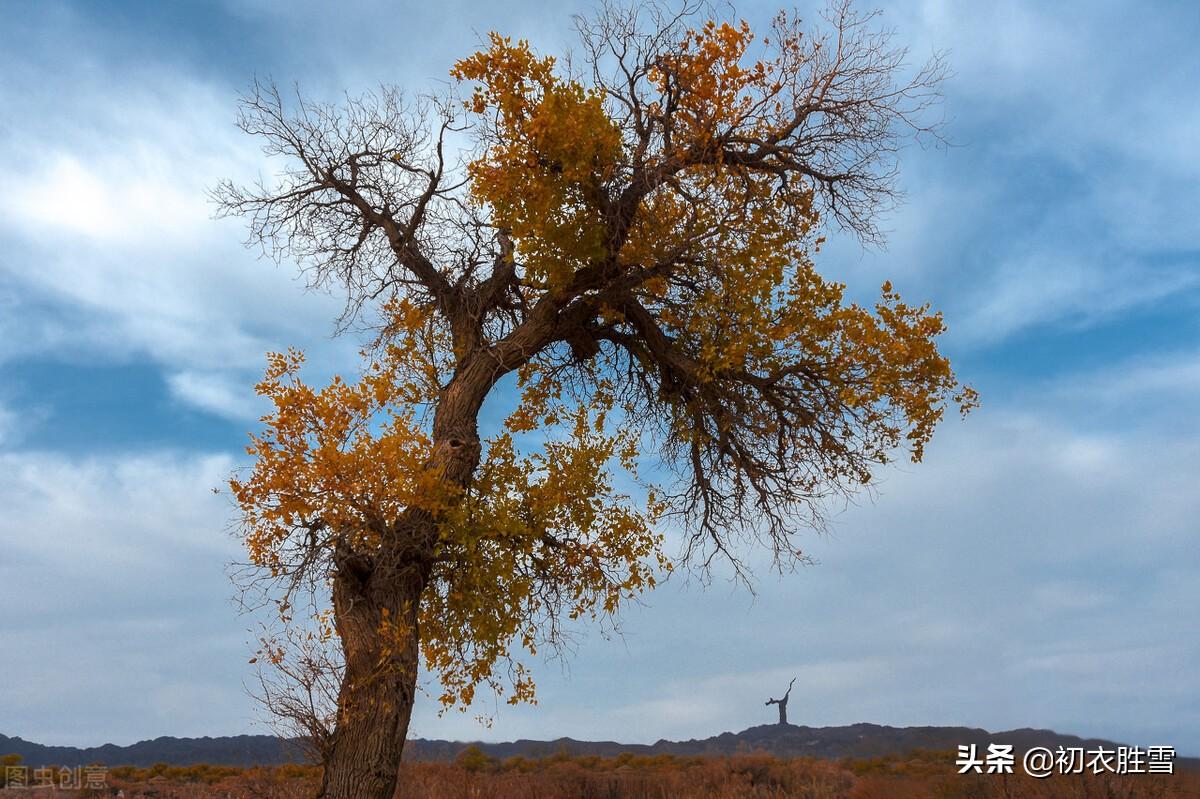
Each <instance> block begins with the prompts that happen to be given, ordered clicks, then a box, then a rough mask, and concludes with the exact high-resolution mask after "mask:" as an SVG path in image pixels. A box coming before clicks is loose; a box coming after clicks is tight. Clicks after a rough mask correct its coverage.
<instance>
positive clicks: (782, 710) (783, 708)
mask: <svg viewBox="0 0 1200 799" xmlns="http://www.w3.org/2000/svg"><path fill="white" fill-rule="evenodd" d="M795 682H796V678H795V677H793V678H792V681H791V682H790V683H788V689H787V693H786V694H784V695H783V699H768V700H767V701H766V703H765V704H768V705H779V723H780V724H787V723H788V720H787V703H788V695H789V694H791V692H792V685H793V684H794V683H795Z"/></svg>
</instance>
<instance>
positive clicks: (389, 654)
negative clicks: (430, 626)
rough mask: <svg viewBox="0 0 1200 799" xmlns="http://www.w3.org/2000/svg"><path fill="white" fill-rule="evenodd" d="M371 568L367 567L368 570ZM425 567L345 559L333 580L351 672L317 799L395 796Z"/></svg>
mask: <svg viewBox="0 0 1200 799" xmlns="http://www.w3.org/2000/svg"><path fill="white" fill-rule="evenodd" d="M368 569H369V570H368ZM427 579H428V570H427V569H425V568H422V567H421V566H420V565H419V563H415V562H410V563H408V564H403V565H401V566H400V567H399V568H389V567H387V566H386V565H380V564H365V563H361V562H357V563H356V562H354V560H353V559H348V560H345V561H343V562H342V563H340V564H339V566H338V570H337V574H336V576H335V577H334V583H333V603H334V611H335V613H334V616H335V620H336V624H337V629H338V634H339V635H340V636H341V642H342V650H343V653H344V655H345V666H346V672H345V677H344V679H343V681H342V687H341V691H340V694H339V696H338V715H339V717H338V723H337V730H336V732H335V733H334V737H333V742H332V746H331V747H330V751H329V754H328V756H327V758H326V760H325V763H324V766H325V770H324V776H323V777H322V782H321V790H320V792H319V793H318V794H317V796H318V797H319V799H392V796H393V795H394V794H395V792H396V780H397V777H398V774H399V770H400V758H401V755H402V754H403V752H404V741H405V737H406V736H407V734H408V723H409V719H410V717H411V716H412V708H413V701H414V699H415V698H416V683H417V667H418V654H419V648H418V643H419V630H418V626H417V625H418V611H419V608H420V603H421V594H422V592H423V591H424V589H425V583H426V581H427Z"/></svg>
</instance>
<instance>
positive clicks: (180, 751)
mask: <svg viewBox="0 0 1200 799" xmlns="http://www.w3.org/2000/svg"><path fill="white" fill-rule="evenodd" d="M989 743H1005V744H1013V746H1014V748H1015V749H1016V751H1018V752H1024V751H1025V750H1026V749H1029V748H1030V747H1033V746H1048V747H1050V748H1051V749H1053V748H1055V747H1057V746H1064V747H1072V746H1076V747H1080V746H1081V747H1084V748H1087V749H1094V748H1096V747H1099V746H1104V747H1106V748H1109V749H1113V748H1116V747H1117V746H1118V745H1119V744H1116V743H1114V742H1112V741H1106V740H1101V739H1097V738H1088V739H1084V738H1079V737H1076V736H1074V735H1062V734H1060V733H1057V732H1054V731H1052V730H1033V729H1018V730H1008V731H1006V732H995V733H992V732H988V731H987V730H983V729H979V728H976V727H887V726H882V725H879V724H851V725H849V726H845V727H800V726H797V725H794V724H787V725H780V724H764V725H761V726H758V727H750V728H749V729H745V730H742V731H741V732H738V733H732V732H724V733H721V734H720V735H716V736H714V737H712V738H704V739H692V740H688V741H666V740H660V741H657V742H656V743H653V744H622V743H617V742H615V741H577V740H574V739H572V738H559V739H557V740H553V741H530V740H518V741H511V742H506V743H479V742H476V743H474V744H472V742H469V741H439V740H432V741H431V740H426V739H423V738H416V739H413V740H411V741H409V742H408V743H407V745H406V746H405V750H404V756H405V759H406V760H414V761H428V760H442V761H445V760H453V759H454V758H455V757H457V756H458V754H459V753H460V752H462V751H463V750H464V749H466V748H467V747H468V746H471V745H475V746H478V747H479V748H480V749H481V750H483V752H484V753H486V754H488V755H490V756H492V757H495V758H499V759H505V758H509V757H513V756H516V755H520V756H523V757H530V758H538V757H547V756H549V755H554V754H557V753H559V752H566V753H568V754H571V755H599V756H601V757H615V756H617V755H619V754H621V753H623V752H630V753H633V754H639V755H659V754H670V755H685V756H686V755H732V754H738V753H741V752H766V753H768V754H772V755H775V756H776V757H818V758H841V757H856V758H862V757H878V756H880V755H894V754H903V753H905V752H909V751H911V750H913V749H947V750H953V749H954V748H955V747H956V746H958V745H960V744H976V745H977V746H979V747H980V748H981V750H985V749H986V747H987V745H988V744H989ZM1158 743H1163V742H1161V741H1149V742H1141V744H1140V745H1142V746H1145V745H1147V744H1158ZM6 754H18V755H21V757H22V758H23V759H24V762H25V763H26V764H28V765H31V766H45V765H55V766H69V767H74V766H80V765H87V764H89V763H103V764H105V765H108V766H139V767H146V766H151V765H153V764H155V763H169V764H171V765H175V766H190V765H195V764H197V763H210V764H213V765H225V766H242V767H246V766H256V765H279V764H283V763H298V762H303V761H304V750H303V747H302V746H301V744H300V743H299V742H298V741H296V740H284V739H280V738H276V737H274V736H271V735H236V736H228V737H221V738H171V737H162V738H155V739H154V740H151V741H139V742H138V743H135V744H133V745H132V746H116V745H114V744H105V745H104V746H97V747H91V748H87V749H80V748H77V747H73V746H44V745H42V744H37V743H32V742H30V741H25V740H23V739H21V738H9V737H6V736H4V735H0V755H6ZM1177 762H1178V763H1179V765H1181V766H1185V767H1189V768H1200V760H1198V759H1195V758H1182V759H1180V760H1179V761H1177Z"/></svg>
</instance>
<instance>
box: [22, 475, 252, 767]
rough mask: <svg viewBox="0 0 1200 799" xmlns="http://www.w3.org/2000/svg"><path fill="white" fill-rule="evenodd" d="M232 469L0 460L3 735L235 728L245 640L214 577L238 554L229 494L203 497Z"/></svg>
mask: <svg viewBox="0 0 1200 799" xmlns="http://www.w3.org/2000/svg"><path fill="white" fill-rule="evenodd" d="M232 468H233V461H232V459H231V458H229V457H228V456H225V455H188V456H184V455H175V454H168V453H158V454H150V455H128V456H110V457H90V458H69V457H65V456H60V455H53V454H48V453H36V452H8V453H2V454H0V507H3V508H4V513H3V515H2V516H0V552H3V557H0V603H2V604H3V606H4V607H5V608H6V609H8V611H9V613H7V614H6V615H5V617H4V619H3V620H2V621H0V640H3V642H4V651H5V655H4V661H5V663H4V672H5V680H3V681H2V683H0V703H2V704H3V705H4V707H5V717H4V724H5V727H6V729H5V730H4V732H5V733H6V734H10V735H14V734H20V735H22V736H24V737H26V738H28V739H32V740H38V741H44V742H47V743H63V744H89V743H91V744H99V743H101V742H102V741H101V740H99V739H100V738H103V739H105V740H109V739H111V740H116V741H119V742H122V743H130V742H132V741H133V740H137V739H141V738H147V737H153V736H155V735H160V734H163V735H165V734H171V735H188V734H192V735H202V734H224V733H228V732H231V731H233V732H237V731H239V730H242V729H245V728H246V727H247V726H248V723H249V719H250V717H251V712H250V709H249V707H248V704H247V701H246V699H245V697H244V696H243V694H242V690H241V680H242V679H244V678H245V677H247V676H249V674H248V672H244V666H245V660H246V657H245V652H246V649H245V646H244V642H245V641H246V640H247V639H248V637H249V636H247V635H245V634H244V632H243V628H244V627H245V626H247V625H246V624H245V623H244V620H243V619H239V618H238V616H237V614H236V611H235V609H234V606H233V605H232V603H231V602H230V601H229V599H228V598H229V597H230V596H231V595H232V593H233V589H232V587H231V585H230V584H229V582H228V580H227V579H226V576H225V567H226V564H227V563H228V562H229V561H231V560H234V559H236V558H237V557H238V556H239V550H238V547H237V544H236V542H235V541H234V540H233V539H232V538H231V537H230V536H229V535H228V533H227V530H228V525H229V521H230V519H231V516H232V513H231V506H230V504H229V501H228V495H227V493H225V494H220V495H217V494H213V493H212V488H214V487H219V486H221V485H222V484H223V483H224V481H225V479H226V478H227V477H228V476H229V474H230V470H231V469H232ZM50 708H57V709H60V710H56V711H54V712H50V711H49V709H50ZM93 736H95V737H93Z"/></svg>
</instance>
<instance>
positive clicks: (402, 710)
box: [317, 358, 504, 799]
mask: <svg viewBox="0 0 1200 799" xmlns="http://www.w3.org/2000/svg"><path fill="white" fill-rule="evenodd" d="M469 364H470V365H469V366H468V367H467V368H464V369H461V370H460V372H459V374H458V375H456V379H455V380H453V381H451V383H450V385H449V386H447V387H446V389H444V390H443V392H442V396H441V398H440V401H439V403H438V411H437V413H436V415H435V418H434V424H433V433H434V446H433V453H432V455H431V457H430V460H429V462H428V463H427V464H426V468H429V469H433V470H435V471H437V472H438V473H439V474H440V475H441V476H442V478H443V479H445V480H447V481H449V482H451V483H456V484H458V485H466V484H467V482H468V481H469V480H470V478H471V475H472V473H473V472H474V471H475V469H476V467H477V466H478V465H479V460H480V451H481V447H480V442H479V433H478V428H477V423H476V416H477V415H478V413H479V408H480V407H481V405H482V404H483V398H484V397H485V396H486V395H487V392H488V390H489V389H490V388H491V386H492V385H493V384H494V383H495V381H496V379H497V378H498V376H499V375H500V374H503V371H504V370H503V368H502V367H501V368H497V366H496V365H495V363H494V362H493V363H491V364H487V363H486V362H485V361H483V360H482V359H480V358H476V359H474V360H473V361H470V362H469ZM436 539H437V521H436V519H434V518H433V517H432V516H431V515H430V514H429V513H427V512H425V511H420V510H415V509H410V510H409V511H408V513H407V514H405V517H404V518H403V519H402V520H401V521H400V523H399V524H397V525H396V526H395V527H394V528H393V529H392V530H390V531H389V534H388V535H387V536H385V538H384V541H383V543H382V545H381V546H380V548H379V550H378V552H376V553H374V554H373V555H370V556H366V555H361V554H354V553H349V552H347V553H345V554H344V556H341V557H339V556H338V555H336V554H335V557H334V561H335V564H336V570H335V575H334V581H333V610H334V620H335V624H336V625H337V631H338V635H339V636H340V638H341V642H342V651H343V654H344V657H345V665H346V671H345V675H344V677H343V680H342V687H341V690H340V692H339V696H338V721H337V728H336V731H335V732H334V736H333V743H332V745H331V747H330V751H329V754H328V755H327V756H326V758H325V762H324V767H325V770H324V776H323V777H322V783H321V790H320V792H319V793H318V794H317V796H318V799H392V797H393V796H394V795H395V792H396V781H397V778H398V776H399V771H400V761H401V756H402V754H403V752H404V742H405V738H406V737H407V735H408V724H409V720H410V718H411V717H412V708H413V702H414V700H415V699H416V682H417V670H418V666H419V657H420V640H421V638H420V628H419V614H420V607H421V596H422V594H423V593H424V591H425V587H426V585H427V583H428V581H429V575H430V570H431V563H432V548H433V544H434V542H435V541H436Z"/></svg>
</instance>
